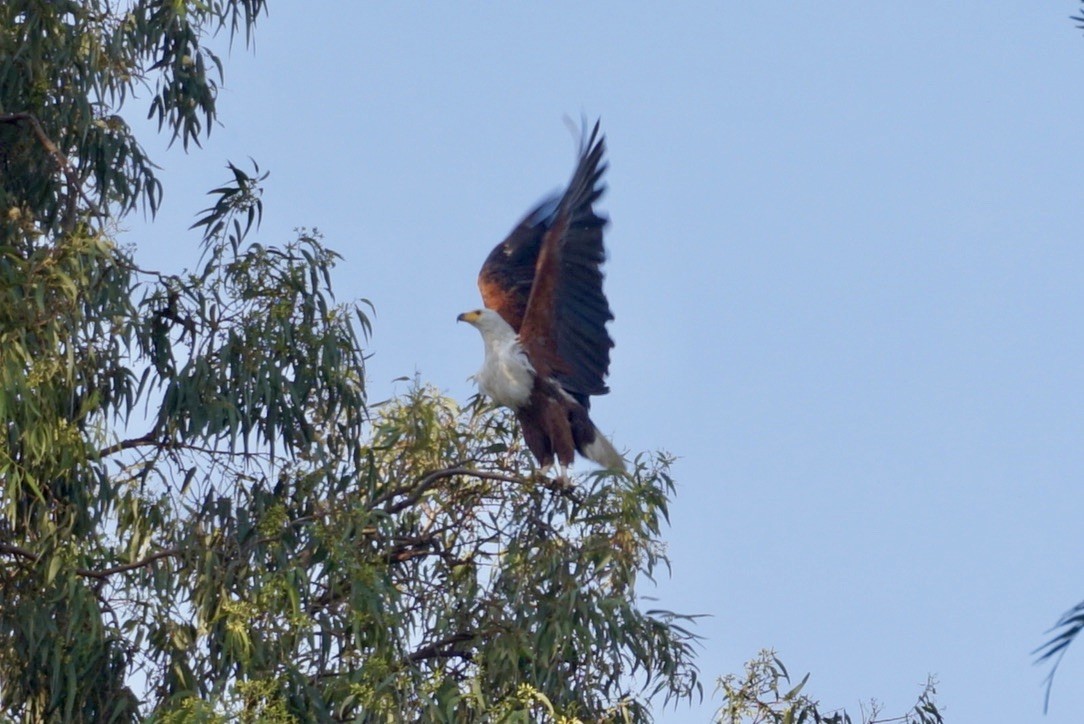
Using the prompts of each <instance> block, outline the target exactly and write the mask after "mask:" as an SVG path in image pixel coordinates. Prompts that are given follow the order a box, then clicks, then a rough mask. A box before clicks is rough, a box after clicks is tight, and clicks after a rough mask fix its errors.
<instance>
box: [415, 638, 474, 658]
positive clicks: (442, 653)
mask: <svg viewBox="0 0 1084 724" xmlns="http://www.w3.org/2000/svg"><path fill="white" fill-rule="evenodd" d="M477 638H478V634H475V633H470V632H468V631H461V632H459V633H456V634H452V635H451V636H446V637H444V638H442V639H441V640H440V641H434V642H433V643H431V644H427V645H425V646H422V647H421V648H419V649H417V650H416V651H414V652H413V653H412V654H410V655H409V656H407V659H408V660H409V661H411V662H413V663H417V662H419V661H425V660H426V659H450V658H455V657H458V658H461V659H464V660H466V661H470V660H472V659H473V658H474V654H473V653H472V652H470V651H460V650H459V649H456V648H453V647H454V646H455V645H456V644H462V643H468V642H471V641H474V640H475V639H477Z"/></svg>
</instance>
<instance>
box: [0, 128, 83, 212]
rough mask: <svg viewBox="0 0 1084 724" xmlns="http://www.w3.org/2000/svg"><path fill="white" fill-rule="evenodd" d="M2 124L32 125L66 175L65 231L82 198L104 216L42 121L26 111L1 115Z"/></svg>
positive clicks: (43, 144) (46, 149)
mask: <svg viewBox="0 0 1084 724" xmlns="http://www.w3.org/2000/svg"><path fill="white" fill-rule="evenodd" d="M0 123H12V124H15V123H27V124H29V125H30V128H31V130H32V131H33V132H34V137H35V138H37V139H38V143H40V144H41V145H42V148H44V149H45V151H46V153H48V154H49V155H50V156H52V157H53V160H54V161H56V164H57V167H58V168H59V170H60V171H61V172H62V173H63V174H64V178H65V180H66V181H67V182H68V198H67V202H66V206H67V208H66V210H65V212H64V229H65V230H67V231H70V230H71V228H72V226H73V225H74V224H75V214H76V211H77V208H76V200H77V199H78V198H79V197H82V198H83V200H84V201H86V202H87V205H89V206H90V208H91V210H92V211H93V212H94V213H95V214H97V215H98V216H104V214H102V212H101V211H99V210H98V207H97V205H96V204H95V203H94V202H93V201H91V200H90V198H88V197H87V195H86V193H85V192H84V191H83V184H82V183H80V181H79V173H78V172H77V171H76V170H75V167H74V166H72V164H71V162H70V161H68V157H67V156H65V155H64V153H63V152H62V151H61V150H60V149H59V148H58V147H57V145H56V144H55V143H53V140H52V139H51V138H49V134H47V133H46V132H45V128H44V127H42V125H41V121H39V120H38V118H37V116H35V115H34V114H33V113H28V112H26V111H20V112H18V113H8V114H6V115H0Z"/></svg>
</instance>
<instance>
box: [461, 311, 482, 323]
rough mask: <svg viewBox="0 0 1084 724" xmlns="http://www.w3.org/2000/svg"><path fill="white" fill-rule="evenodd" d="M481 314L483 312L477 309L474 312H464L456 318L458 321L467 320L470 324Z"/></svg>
mask: <svg viewBox="0 0 1084 724" xmlns="http://www.w3.org/2000/svg"><path fill="white" fill-rule="evenodd" d="M480 316H481V313H480V312H479V311H478V310H477V309H475V310H474V311H473V312H463V313H462V314H460V315H459V316H458V317H456V318H455V321H457V322H467V323H468V324H474V322H475V321H476V320H477V319H478V317H480Z"/></svg>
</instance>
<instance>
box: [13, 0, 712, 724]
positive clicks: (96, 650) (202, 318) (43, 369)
mask: <svg viewBox="0 0 1084 724" xmlns="http://www.w3.org/2000/svg"><path fill="white" fill-rule="evenodd" d="M265 10H266V8H265V5H264V2H263V0H210V2H196V1H195V0H179V1H178V2H169V3H163V2H158V1H152V0H133V1H132V2H123V3H120V2H113V1H112V0H83V1H81V2H74V1H72V2H41V1H40V0H39V1H35V0H8V1H7V2H4V3H3V4H0V299H2V302H0V426H2V428H0V429H2V430H3V432H4V434H3V436H0V485H2V489H3V497H2V499H0V507H2V510H0V560H2V561H3V566H2V567H0V681H2V682H3V685H2V688H0V710H2V711H3V712H4V713H5V715H6V716H7V717H9V718H10V719H13V720H33V721H133V720H141V719H148V718H149V719H151V720H154V721H196V720H198V721H218V720H223V721H224V720H233V719H241V720H250V721H255V720H260V721H276V720H279V721H294V720H300V721H309V720H314V721H327V720H351V721H355V720H356V721H399V720H402V719H415V720H418V719H424V720H437V721H483V720H485V721H491V720H492V721H527V720H551V721H573V720H577V719H578V720H584V721H588V720H590V721H604V720H614V721H619V720H637V721H639V720H646V719H649V718H650V712H651V710H650V708H649V704H650V702H652V701H658V702H668V701H675V700H681V699H686V698H688V697H691V696H694V695H695V694H697V693H698V692H699V683H698V680H697V672H696V669H695V666H694V665H693V649H694V644H695V637H694V635H693V634H692V633H691V632H690V631H689V630H688V629H687V628H685V627H684V626H685V624H686V623H687V617H683V616H679V615H677V614H673V613H670V612H667V611H657V610H645V609H644V608H643V607H642V601H641V600H640V598H639V597H638V596H637V594H636V587H637V583H638V581H639V580H640V579H641V578H642V577H645V576H647V577H650V576H651V575H652V574H653V573H654V572H655V571H656V570H657V569H658V567H659V566H660V565H663V566H665V564H666V559H665V556H664V552H663V548H662V545H661V528H662V526H663V524H664V522H665V520H666V516H667V506H668V501H669V498H670V496H671V495H672V494H673V489H674V488H673V481H672V479H671V478H670V473H669V468H670V463H671V460H670V458H669V457H668V456H667V455H665V454H661V453H656V454H644V455H640V456H639V457H637V459H636V463H635V466H634V469H633V470H632V471H631V472H630V473H629V474H627V475H622V474H603V473H599V474H593V475H587V476H585V477H583V478H581V479H580V480H579V484H578V485H577V486H576V487H575V488H574V489H572V490H565V489H563V488H556V487H554V486H552V485H550V484H549V483H548V481H547V480H546V478H544V477H542V476H540V475H538V474H537V471H536V470H535V469H534V467H533V463H532V461H531V458H530V457H529V455H528V454H526V452H525V450H524V449H523V447H522V444H521V442H520V440H519V437H518V435H517V433H516V431H515V428H514V423H513V421H512V420H511V419H510V418H509V417H508V416H507V415H506V414H504V413H502V412H499V411H494V410H492V409H490V408H487V407H486V406H484V405H483V404H481V403H480V402H478V401H475V402H473V403H472V404H469V405H460V404H458V403H456V402H455V401H453V400H450V399H448V398H446V397H444V396H443V395H441V394H439V393H438V392H437V391H436V390H434V389H433V388H430V387H427V386H425V385H422V384H417V385H415V386H414V387H413V388H412V389H411V390H410V392H408V393H407V394H404V395H402V396H401V397H399V398H396V399H394V400H392V401H391V402H389V403H386V404H384V405H381V406H377V407H370V406H368V405H367V403H366V395H365V381H366V380H365V365H364V359H365V353H364V341H365V339H366V335H367V334H368V333H369V321H368V317H367V316H366V310H367V307H366V305H365V304H364V303H342V302H339V301H337V300H336V298H335V296H334V294H333V291H332V269H333V267H334V265H335V264H336V262H337V261H338V260H339V257H338V256H337V255H336V254H335V253H334V252H333V251H332V250H331V249H330V248H328V247H327V246H326V245H325V243H324V240H323V239H322V238H321V236H320V235H319V234H318V233H316V232H315V231H309V230H302V231H300V232H298V233H297V235H296V237H295V238H292V239H289V240H288V241H286V242H284V243H277V244H276V243H266V242H265V243H261V242H259V241H256V240H255V236H256V235H257V234H259V224H260V217H261V212H262V208H263V207H262V202H261V197H260V191H261V187H262V185H263V183H265V182H266V179H267V175H266V173H264V172H262V171H261V170H260V169H259V167H258V166H255V165H253V166H252V167H251V168H249V167H245V168H241V167H239V166H236V165H233V164H230V165H229V166H228V176H227V178H226V180H225V181H224V183H223V184H222V185H221V186H220V187H218V188H216V189H214V190H212V191H211V192H210V194H211V203H210V205H209V207H208V208H207V209H205V210H204V211H203V212H202V213H201V214H200V215H199V216H198V218H197V219H196V221H195V223H194V225H193V229H194V234H193V240H192V249H193V255H192V256H193V260H194V263H193V268H192V269H191V270H186V269H177V270H153V269H146V268H144V267H143V266H141V265H140V263H139V260H138V256H139V255H138V249H135V248H131V247H126V246H124V245H123V243H122V239H121V238H118V236H117V234H116V232H115V229H116V222H117V221H118V220H119V219H121V218H123V217H124V215H125V214H128V213H130V212H131V211H133V210H135V209H139V208H143V209H146V210H147V211H148V212H150V213H151V214H153V213H154V211H155V210H156V209H157V208H158V205H159V203H160V200H161V196H162V191H163V189H162V184H161V183H160V181H159V179H158V178H157V176H156V167H155V165H154V163H153V161H152V159H150V158H148V156H147V154H146V152H145V151H144V149H143V147H142V146H141V144H140V143H139V141H138V139H137V138H136V137H135V135H134V133H133V131H132V128H131V126H130V125H129V123H128V121H127V120H126V118H127V117H128V116H127V114H128V113H130V112H132V111H133V109H134V110H135V112H143V113H147V114H149V116H150V117H151V118H152V119H154V120H156V121H157V123H158V126H159V129H160V131H161V132H163V133H165V134H167V135H168V136H169V138H170V139H172V140H173V141H179V142H180V145H181V146H182V147H183V148H185V149H192V150H195V148H196V147H198V145H199V143H200V140H201V138H203V137H204V136H205V134H206V133H207V132H208V131H209V130H210V128H211V127H212V125H214V124H215V123H216V122H217V121H218V117H217V113H216V105H215V101H216V97H217V90H218V83H220V82H221V78H222V71H223V67H222V63H221V61H220V59H219V57H218V56H217V55H215V53H214V52H213V50H212V48H211V47H209V46H208V43H211V41H210V39H211V38H213V37H215V36H216V34H221V35H222V37H223V38H228V39H231V40H232V39H234V38H237V37H241V38H244V39H246V40H247V39H248V37H249V35H250V33H252V32H253V31H254V28H255V26H256V24H257V22H258V20H259V18H260V16H261V15H262V14H263V13H264V12H265ZM211 45H213V43H211ZM148 97H149V101H148V100H147V99H148ZM137 101H138V102H137Z"/></svg>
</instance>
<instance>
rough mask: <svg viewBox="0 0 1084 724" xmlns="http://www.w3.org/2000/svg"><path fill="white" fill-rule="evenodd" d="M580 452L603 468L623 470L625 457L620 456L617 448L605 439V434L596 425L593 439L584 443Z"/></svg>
mask: <svg viewBox="0 0 1084 724" xmlns="http://www.w3.org/2000/svg"><path fill="white" fill-rule="evenodd" d="M581 452H582V453H583V456H584V457H585V458H587V459H588V460H594V461H595V462H596V463H598V464H599V465H601V466H602V467H604V468H607V469H609V470H620V471H621V472H625V458H623V457H621V453H619V452H617V448H615V447H614V446H613V443H611V442H610V441H609V440H607V439H606V436H605V435H603V434H602V433H601V432H600V431H599V429H598V428H597V427H596V428H595V439H594V440H592V441H591V442H590V443H589V444H587V445H584V446H583V450H581Z"/></svg>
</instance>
